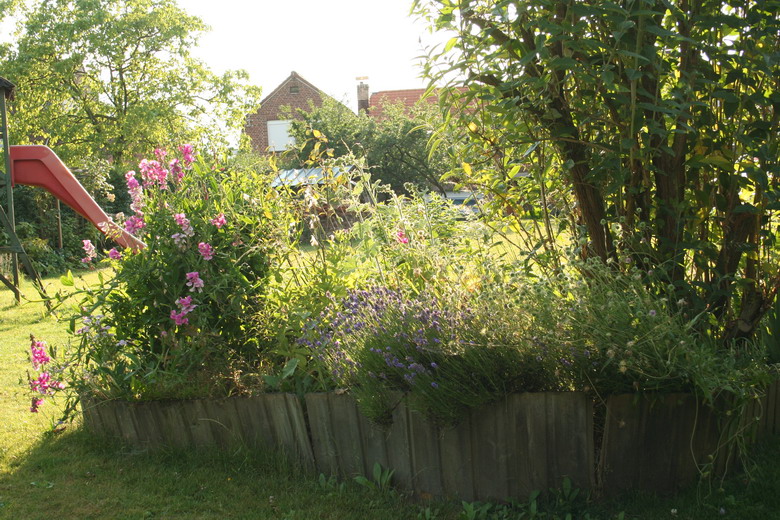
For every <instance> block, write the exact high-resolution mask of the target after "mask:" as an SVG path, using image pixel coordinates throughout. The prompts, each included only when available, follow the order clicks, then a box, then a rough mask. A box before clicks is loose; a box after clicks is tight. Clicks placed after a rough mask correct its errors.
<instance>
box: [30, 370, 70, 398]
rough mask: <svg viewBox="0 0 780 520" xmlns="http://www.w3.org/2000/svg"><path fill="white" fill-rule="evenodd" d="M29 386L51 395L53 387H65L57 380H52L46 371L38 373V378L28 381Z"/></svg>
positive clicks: (36, 390) (40, 392)
mask: <svg viewBox="0 0 780 520" xmlns="http://www.w3.org/2000/svg"><path fill="white" fill-rule="evenodd" d="M30 388H32V390H33V391H34V392H38V393H39V394H43V395H51V394H53V393H54V390H53V389H59V390H61V389H63V388H65V385H64V384H63V383H60V382H59V381H54V380H53V379H52V378H51V375H50V374H49V373H48V372H41V373H40V374H39V375H38V379H32V380H31V381H30Z"/></svg>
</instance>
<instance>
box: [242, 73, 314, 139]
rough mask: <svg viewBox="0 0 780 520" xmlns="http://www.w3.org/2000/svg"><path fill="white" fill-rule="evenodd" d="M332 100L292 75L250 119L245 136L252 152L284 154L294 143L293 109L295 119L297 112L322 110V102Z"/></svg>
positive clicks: (298, 76) (245, 129) (248, 118)
mask: <svg viewBox="0 0 780 520" xmlns="http://www.w3.org/2000/svg"><path fill="white" fill-rule="evenodd" d="M327 97H329V96H328V95H327V94H325V93H324V92H322V91H321V90H320V89H318V88H317V87H315V86H314V85H312V84H311V83H309V82H308V81H306V80H305V79H303V78H302V77H301V76H300V75H299V74H298V73H297V72H295V71H293V72H292V73H290V76H289V77H288V78H287V79H285V80H284V81H283V82H282V83H281V84H280V85H279V86H278V87H276V88H275V89H274V90H273V92H271V93H270V94H269V95H268V96H266V97H265V99H263V100H262V101H261V102H260V108H259V109H258V110H257V112H255V113H254V114H250V115H249V116H248V117H247V122H246V125H245V127H244V132H245V133H246V134H247V135H248V136H249V138H250V140H251V142H252V150H254V151H255V152H259V153H265V152H282V151H284V150H286V149H287V147H288V146H289V145H292V144H293V143H294V139H293V138H292V137H291V136H290V123H292V120H291V119H289V117H290V112H287V111H285V110H282V107H290V108H291V109H292V114H293V116H294V114H295V111H296V109H302V110H308V109H309V108H310V107H311V106H312V105H313V106H315V107H319V106H322V100H323V99H325V98H327Z"/></svg>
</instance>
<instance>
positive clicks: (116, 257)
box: [108, 247, 122, 260]
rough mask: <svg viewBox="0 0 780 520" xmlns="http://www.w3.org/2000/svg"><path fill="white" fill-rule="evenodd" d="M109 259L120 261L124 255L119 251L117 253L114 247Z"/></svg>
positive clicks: (109, 252) (110, 251)
mask: <svg viewBox="0 0 780 520" xmlns="http://www.w3.org/2000/svg"><path fill="white" fill-rule="evenodd" d="M108 257H109V258H110V259H111V260H119V259H120V258H122V253H120V252H119V251H117V250H116V248H115V247H112V248H111V249H110V250H109V251H108Z"/></svg>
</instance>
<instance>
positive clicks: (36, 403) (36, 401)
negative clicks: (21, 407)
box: [30, 397, 43, 413]
mask: <svg viewBox="0 0 780 520" xmlns="http://www.w3.org/2000/svg"><path fill="white" fill-rule="evenodd" d="M41 405H43V398H41V397H33V398H32V405H31V406H30V411H31V412H32V413H38V408H40V407H41Z"/></svg>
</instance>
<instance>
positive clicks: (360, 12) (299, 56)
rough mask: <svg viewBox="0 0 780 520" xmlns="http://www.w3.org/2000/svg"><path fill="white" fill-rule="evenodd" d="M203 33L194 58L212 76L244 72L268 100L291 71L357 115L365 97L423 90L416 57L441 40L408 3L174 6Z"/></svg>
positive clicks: (200, 1) (198, 2) (280, 1)
mask: <svg viewBox="0 0 780 520" xmlns="http://www.w3.org/2000/svg"><path fill="white" fill-rule="evenodd" d="M178 4H179V6H180V7H181V8H182V9H184V10H185V11H186V12H187V13H188V14H191V15H195V16H197V17H199V18H200V19H201V20H203V21H204V22H205V23H206V24H207V25H209V26H210V27H211V31H210V32H207V33H205V34H204V35H202V36H201V38H200V44H199V48H198V49H197V50H196V51H195V55H196V56H197V57H199V58H200V59H202V60H203V61H205V62H206V64H207V65H209V67H210V68H211V69H212V70H214V71H215V72H217V73H221V72H224V71H225V70H229V69H244V70H246V71H247V72H248V73H249V76H250V80H251V83H252V84H254V85H257V86H260V87H262V89H263V94H262V95H263V97H265V96H267V95H268V94H270V93H271V92H272V91H273V90H274V89H275V88H276V87H277V86H278V85H279V84H280V83H281V82H282V81H284V80H285V79H286V78H287V77H288V76H289V75H290V73H291V72H292V71H295V72H297V73H298V74H299V75H300V76H302V77H303V78H304V79H306V80H307V81H309V82H310V83H312V84H313V85H314V86H316V87H317V88H319V89H320V90H322V91H323V92H325V93H326V94H329V95H330V96H332V97H334V98H335V99H337V100H339V101H342V102H344V103H345V104H346V105H347V106H348V107H350V108H352V109H353V110H357V99H356V92H357V85H358V83H359V81H358V80H356V78H358V77H368V79H367V80H363V81H364V82H365V83H367V84H368V85H369V89H370V91H371V92H377V91H381V90H400V89H412V88H423V87H425V86H426V85H425V82H424V80H422V79H420V77H419V76H420V72H421V69H420V66H419V61H420V60H419V58H420V56H422V55H423V53H424V50H423V46H424V45H431V44H434V43H436V42H438V41H441V40H443V39H444V38H445V37H444V36H442V35H431V34H430V33H428V31H427V29H426V28H425V25H424V23H422V22H419V21H417V20H415V18H414V17H413V16H410V15H409V9H410V6H411V0H276V1H272V0H254V1H253V0H178Z"/></svg>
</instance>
